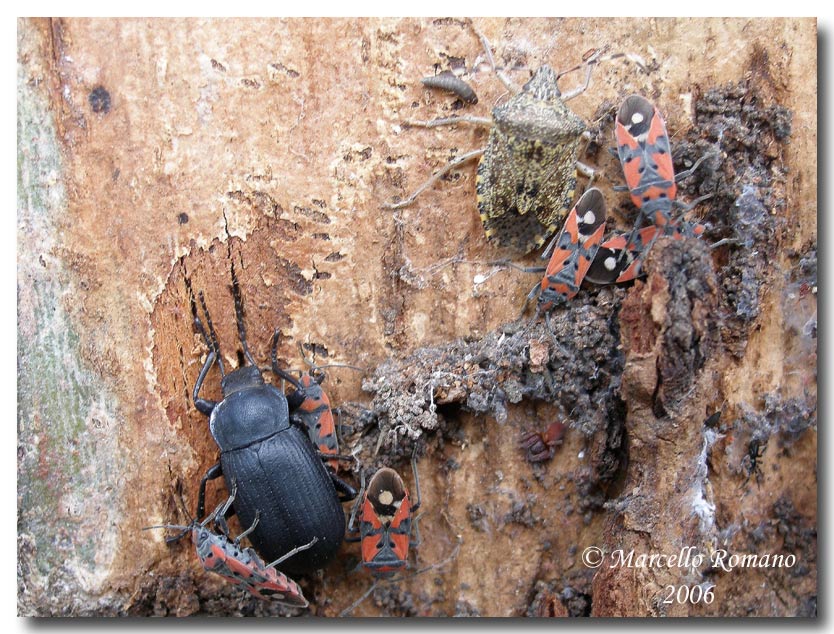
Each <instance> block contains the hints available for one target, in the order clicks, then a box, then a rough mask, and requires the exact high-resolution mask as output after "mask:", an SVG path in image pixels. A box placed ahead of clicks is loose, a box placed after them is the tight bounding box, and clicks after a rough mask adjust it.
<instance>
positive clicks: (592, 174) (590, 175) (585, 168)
mask: <svg viewBox="0 0 834 634" xmlns="http://www.w3.org/2000/svg"><path fill="white" fill-rule="evenodd" d="M576 171H577V172H579V173H580V174H582V176H585V177H586V178H587V179H588V187H590V186H591V185H592V184H593V182H594V179H595V178H596V176H597V171H596V170H595V169H594V168H593V167H591V166H590V165H585V163H583V162H582V161H576Z"/></svg>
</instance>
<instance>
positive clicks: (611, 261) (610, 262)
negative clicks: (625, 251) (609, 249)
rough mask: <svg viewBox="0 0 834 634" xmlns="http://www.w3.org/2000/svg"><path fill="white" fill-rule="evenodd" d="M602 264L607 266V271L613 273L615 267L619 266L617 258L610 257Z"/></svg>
mask: <svg viewBox="0 0 834 634" xmlns="http://www.w3.org/2000/svg"><path fill="white" fill-rule="evenodd" d="M602 264H603V266H605V270H606V271H613V270H614V267H615V266H617V258H615V257H613V256H609V257H607V258H605V261H604V262H603V263H602Z"/></svg>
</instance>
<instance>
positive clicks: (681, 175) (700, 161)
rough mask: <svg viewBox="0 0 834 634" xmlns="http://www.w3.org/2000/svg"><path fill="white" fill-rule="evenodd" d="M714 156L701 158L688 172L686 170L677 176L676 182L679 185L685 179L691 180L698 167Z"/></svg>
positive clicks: (705, 155)
mask: <svg viewBox="0 0 834 634" xmlns="http://www.w3.org/2000/svg"><path fill="white" fill-rule="evenodd" d="M710 156H712V154H704V155H703V156H702V157H701V158H699V159H698V160H697V161H695V162H694V163H693V164H692V167H690V168H689V169H688V170H684V171H683V172H681V173H680V174H675V182H676V183H679V182H680V181H682V180H684V179H685V178H689V177H690V176H692V174H693V173H694V172H695V170H696V169H698V166H699V165H700V164H701V163H702V162H703V161H704V160H705V159H706V158H707V157H710Z"/></svg>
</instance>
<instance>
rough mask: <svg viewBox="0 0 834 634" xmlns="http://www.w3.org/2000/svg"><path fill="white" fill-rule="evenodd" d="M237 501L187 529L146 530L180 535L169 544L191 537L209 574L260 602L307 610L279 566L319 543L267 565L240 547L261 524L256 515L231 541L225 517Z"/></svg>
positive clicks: (195, 520) (312, 542) (302, 598)
mask: <svg viewBox="0 0 834 634" xmlns="http://www.w3.org/2000/svg"><path fill="white" fill-rule="evenodd" d="M234 497H235V493H234V490H233V491H232V494H231V495H230V496H229V498H228V499H227V500H226V501H225V502H222V503H221V504H220V505H219V506H218V507H217V508H216V509H214V511H213V512H212V513H211V514H209V516H208V517H206V519H205V520H203V521H202V522H200V521H199V520H198V519H196V518H195V519H192V520H191V521H190V523H189V524H188V525H187V526H178V525H176V524H161V525H158V526H148V527H147V528H146V529H143V530H148V529H152V528H169V529H178V530H180V531H181V533H180V534H179V535H177V536H175V537H171V538H168V539H167V540H166V541H168V542H173V541H177V540H179V539H181V538H182V537H184V536H185V535H187V534H188V533H190V534H191V541H192V543H193V544H194V548H195V550H196V552H197V558H198V559H199V560H200V563H201V564H202V566H203V568H204V569H205V570H207V571H208V572H213V573H215V574H217V575H220V576H221V577H223V579H225V580H226V581H228V582H230V583H233V584H235V585H238V586H241V587H242V588H243V589H244V590H246V591H247V592H249V594H251V595H252V596H254V597H257V598H258V599H262V600H264V601H271V602H273V603H279V604H281V605H285V606H288V607H293V608H306V607H307V606H308V602H307V599H305V598H304V594H303V593H302V591H301V588H300V587H299V586H298V584H297V583H296V582H295V581H293V580H292V579H290V578H289V577H287V576H286V575H285V574H283V573H281V572H278V570H276V566H277V565H278V564H280V563H281V562H283V561H285V560H287V559H289V558H290V557H293V556H294V555H296V554H297V553H299V552H302V551H304V550H307V549H308V548H310V547H312V546H313V544H315V543H316V541H318V539H317V538H315V537H314V538H313V539H312V540H311V541H310V542H308V543H306V544H303V545H301V546H298V547H296V548H293V549H292V550H290V551H289V552H287V553H285V554H284V555H282V556H281V557H279V558H278V559H277V560H275V561H273V562H272V563H271V564H265V563H264V561H263V559H261V558H260V557H259V556H258V554H257V553H256V552H255V551H254V550H252V549H251V548H244V547H242V546H241V545H240V542H241V540H242V539H243V538H244V537H246V536H247V535H249V533H251V532H252V531H253V530H254V529H255V527H256V526H257V524H258V521H259V516H258V514H257V513H256V515H255V521H254V522H253V524H252V526H250V527H249V529H248V530H245V531H244V532H242V533H241V534H240V535H238V536H237V537H236V538H235V539H233V540H232V539H230V538H229V531H228V527H227V526H226V523H225V521H224V519H223V516H224V514H225V513H226V512H227V511H228V510H229V507H230V506H231V504H232V501H233V500H234ZM210 524H214V526H215V528H216V529H218V532H214V531H212V530H211V528H209V525H210Z"/></svg>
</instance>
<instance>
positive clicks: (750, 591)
mask: <svg viewBox="0 0 834 634" xmlns="http://www.w3.org/2000/svg"><path fill="white" fill-rule="evenodd" d="M474 22H475V24H476V25H477V27H478V29H479V30H480V31H482V32H483V33H484V35H485V36H486V37H487V38H488V39H489V41H490V42H491V44H492V46H493V49H494V53H495V57H496V60H497V63H498V65H499V66H501V67H503V68H504V69H505V71H506V72H507V73H508V74H510V75H511V76H512V78H513V79H514V81H515V82H516V83H518V84H519V85H520V84H523V83H524V81H526V79H527V78H528V77H529V71H531V70H534V69H536V68H538V67H539V66H541V65H543V64H550V65H551V66H552V67H553V68H554V69H555V70H556V71H557V72H559V71H564V70H567V69H569V68H571V67H573V66H575V65H576V64H578V63H580V62H581V61H582V57H583V53H585V52H586V51H589V50H591V49H597V48H606V49H607V52H609V53H626V56H625V57H620V58H617V59H613V60H607V61H601V62H600V63H599V64H597V65H595V67H594V69H593V76H592V82H591V85H590V87H589V88H588V89H587V90H586V91H585V92H584V93H583V94H581V95H580V96H578V97H576V98H575V99H573V100H571V101H570V102H569V105H570V108H571V109H572V110H573V111H574V112H576V113H577V114H579V115H580V116H581V117H582V118H583V120H584V121H586V122H587V124H588V125H589V128H590V130H591V133H592V135H591V143H590V144H589V146H588V148H587V150H583V153H582V156H581V157H580V158H581V159H582V160H583V161H584V162H586V163H590V164H592V165H593V166H594V168H595V169H596V170H597V172H598V177H597V179H596V181H595V185H596V186H598V187H600V188H601V189H602V190H603V192H604V194H605V196H606V199H607V201H608V206H609V209H611V210H612V212H611V215H612V216H613V218H612V219H610V220H609V228H610V229H613V228H615V227H616V228H618V229H620V230H625V229H626V228H630V227H631V223H632V222H633V220H632V219H633V216H631V215H629V214H630V213H631V212H630V211H629V210H630V209H631V208H630V207H629V204H628V203H627V202H626V196H625V195H623V194H620V193H617V192H615V191H614V190H613V189H612V188H613V186H614V185H618V184H621V183H622V171H621V168H620V166H619V164H618V163H617V162H616V160H615V159H614V158H612V157H610V156H609V155H608V153H607V152H606V151H605V149H606V148H607V146H609V145H612V144H613V134H612V129H613V119H612V117H613V114H614V113H615V112H616V107H617V106H618V105H619V103H620V102H621V100H622V99H623V98H624V97H625V96H626V95H628V94H630V93H633V92H636V93H640V94H643V95H645V96H646V97H647V98H649V99H650V100H652V101H653V102H654V103H655V104H657V106H658V108H659V109H660V111H661V112H662V113H663V115H664V117H665V119H666V124H667V127H668V130H669V133H670V136H671V139H672V146H673V154H674V155H675V158H676V165H678V164H679V163H680V162H690V161H694V160H695V159H697V158H698V157H699V156H702V155H708V156H709V159H708V160H706V161H705V162H704V165H703V167H702V168H701V169H700V170H699V171H698V172H697V173H696V174H695V176H694V177H693V178H692V179H691V180H689V181H685V182H684V183H682V185H681V189H680V193H679V198H681V199H682V200H684V201H687V200H692V199H694V198H696V197H697V196H699V195H702V194H706V193H710V194H712V195H713V198H712V199H711V200H709V201H707V202H705V203H702V204H701V205H700V206H699V207H696V210H695V213H696V215H698V217H699V218H704V219H705V220H706V221H708V222H709V223H710V224H711V227H710V230H709V232H708V234H707V238H705V239H704V240H702V241H697V240H689V241H684V242H682V243H678V242H669V241H660V242H658V244H657V245H656V248H654V249H653V251H652V253H651V256H650V259H649V262H648V263H647V265H646V269H647V271H648V276H647V277H646V279H645V280H644V281H638V282H636V283H634V284H633V285H631V286H630V287H628V288H626V287H611V288H600V287H591V286H586V287H585V288H584V289H583V290H582V291H581V292H580V294H579V295H578V296H577V297H576V298H575V301H574V302H572V304H571V305H570V306H569V307H568V308H566V309H558V310H556V311H554V313H553V314H552V315H551V318H552V324H551V326H550V327H548V326H547V325H546V324H545V323H544V322H543V321H542V320H539V323H537V324H535V325H532V326H530V328H529V329H527V328H526V325H527V322H526V321H524V322H516V321H515V320H516V318H517V316H518V312H519V309H520V307H521V305H522V303H523V301H524V297H525V295H526V294H527V292H528V291H529V288H530V286H531V285H532V284H534V283H535V282H536V276H534V275H531V274H529V273H524V272H522V271H520V270H516V269H512V268H506V267H499V266H496V265H495V264H494V262H495V261H496V260H499V259H501V258H505V257H508V258H511V259H512V260H513V261H514V262H515V263H516V264H518V265H519V266H520V267H524V266H537V265H538V264H539V261H538V260H537V256H536V255H535V254H531V255H529V256H526V257H518V256H517V255H514V254H511V253H507V252H504V251H502V250H500V249H497V248H495V247H494V246H492V244H491V243H490V242H488V241H487V239H486V238H485V236H484V232H483V229H482V226H481V222H480V219H479V217H478V213H477V205H476V200H475V191H474V180H475V170H476V167H475V164H474V163H472V164H465V165H462V166H461V167H460V168H458V169H455V170H454V171H453V172H452V173H451V174H450V175H449V176H448V177H446V178H445V179H443V180H442V181H441V182H439V183H437V184H436V185H435V186H434V187H432V188H430V189H429V190H428V191H426V192H425V193H423V194H422V195H421V196H420V197H419V198H418V199H417V201H416V202H415V203H414V204H413V205H412V206H410V207H407V208H405V209H403V210H399V211H389V210H385V209H382V205H383V203H386V202H391V201H393V200H395V199H397V198H404V197H405V196H407V195H408V194H409V193H411V192H412V191H413V190H414V189H416V188H417V187H418V186H419V185H420V184H421V183H422V182H423V181H424V180H425V179H426V178H428V177H429V176H430V174H431V173H433V172H434V171H436V170H437V169H439V168H441V167H442V166H443V165H445V164H446V163H447V162H448V161H449V160H450V159H453V158H454V157H455V156H460V155H462V154H464V153H466V152H469V151H471V150H474V149H477V148H479V147H483V146H484V144H485V143H486V140H487V134H486V131H485V130H484V129H482V128H481V127H479V126H473V125H465V124H461V125H457V126H452V127H440V128H433V129H428V130H427V129H423V128H416V127H407V126H405V125H404V122H406V121H408V120H428V119H433V118H436V117H445V116H452V115H461V114H464V115H469V116H480V117H488V116H489V113H490V109H491V108H492V107H493V106H494V105H495V104H496V103H499V102H501V101H503V100H504V99H505V98H506V96H505V88H504V86H503V85H502V84H501V82H500V81H498V79H497V78H496V76H495V75H494V73H492V72H491V71H490V70H489V67H488V64H486V63H485V58H484V56H483V51H482V47H481V44H480V42H479V41H478V38H477V37H476V36H475V34H474V33H473V31H472V29H471V28H470V26H469V24H468V22H467V21H466V20H456V19H434V20H433V19H419V20H418V19H364V20H342V19H340V20H332V19H316V20H301V19H273V20H229V19H224V20H197V19H184V20H178V19H165V20H150V19H117V20H102V19H21V20H19V21H18V288H17V291H18V295H17V297H18V612H19V614H21V615H44V616H45V615H72V616H79V615H105V614H106V615H151V614H158V615H189V614H230V615H268V614H284V613H285V611H284V610H283V609H282V608H280V607H278V606H272V605H268V604H266V603H264V602H260V601H258V600H257V599H254V598H250V597H248V596H244V593H243V591H242V590H240V589H239V588H236V587H233V586H231V585H229V584H227V583H225V582H224V581H222V580H221V579H220V578H219V577H216V576H212V575H210V574H209V573H206V572H204V571H203V570H202V568H201V567H200V566H199V563H198V562H197V560H196V558H195V556H194V552H193V549H192V546H191V545H190V544H188V543H185V542H186V541H187V540H183V543H181V544H179V545H175V546H168V545H166V544H165V542H164V539H163V538H164V536H165V535H164V534H163V531H142V528H143V527H146V526H149V525H153V524H160V523H182V522H183V521H186V520H185V518H184V515H183V513H182V511H181V509H180V505H179V501H178V500H179V495H180V493H181V494H182V496H183V497H184V499H185V503H186V505H187V507H188V510H189V512H192V513H193V509H194V505H195V499H196V488H197V484H198V481H199V478H200V477H201V476H202V474H203V473H204V472H205V470H206V469H207V468H208V467H209V466H211V465H212V464H213V463H214V462H216V460H217V457H218V450H217V447H216V445H215V443H214V441H213V440H212V438H211V436H210V434H209V431H208V426H207V422H206V417H205V416H203V415H202V414H200V413H199V412H197V411H196V410H195V408H194V406H193V404H192V402H191V390H192V388H193V385H194V383H195V381H196V378H197V374H198V372H199V370H200V367H201V365H202V362H203V360H204V359H205V354H206V352H207V351H206V349H205V346H204V345H203V342H202V339H201V338H200V336H199V334H198V333H196V332H195V331H194V328H193V323H192V321H193V320H192V313H191V308H190V304H189V290H188V285H190V287H191V289H193V290H194V292H197V291H202V292H203V293H204V297H205V302H206V305H207V306H208V308H209V310H210V312H211V315H212V319H213V324H214V326H215V327H216V329H217V335H218V339H219V341H220V345H221V349H222V350H223V353H224V361H225V362H226V364H227V365H228V366H229V367H235V366H236V365H237V362H238V360H237V357H236V356H235V352H234V351H235V349H236V346H237V345H238V343H237V342H238V335H237V331H236V328H235V319H234V307H233V303H232V297H231V294H230V293H229V285H230V263H231V262H234V264H235V267H236V269H237V272H238V276H239V278H240V282H241V288H242V294H243V300H244V308H245V317H246V325H247V329H248V338H249V344H250V348H251V350H252V354H253V356H254V357H255V358H256V359H257V360H258V362H259V364H260V365H262V366H266V365H268V360H269V350H270V340H271V337H272V333H273V330H274V329H275V328H279V329H280V330H281V333H282V339H281V345H280V347H279V357H280V359H281V363H282V365H283V367H289V368H300V367H303V362H302V359H301V357H300V354H299V352H298V347H299V345H300V344H304V345H305V351H306V354H308V355H309V354H311V353H312V352H315V353H316V360H317V362H318V363H320V364H324V363H348V364H352V365H356V366H361V367H362V368H364V369H365V372H364V373H360V372H354V371H351V370H348V369H344V368H336V367H334V368H330V369H328V371H327V380H326V382H325V384H324V386H325V388H326V389H327V391H328V394H329V396H330V399H331V401H332V402H333V403H334V404H337V405H341V406H343V409H344V410H345V411H344V415H343V419H344V420H343V422H344V423H345V424H346V425H347V424H350V425H352V426H353V431H352V432H350V431H349V430H348V431H346V433H345V436H344V438H343V449H344V450H345V451H346V452H354V453H355V454H356V455H357V456H358V458H359V460H360V465H364V466H365V467H368V468H370V467H373V466H378V465H381V464H388V465H391V466H394V467H395V468H396V469H398V471H399V472H400V473H401V474H402V475H403V476H404V477H405V478H406V480H407V481H408V482H409V484H410V486H413V485H412V484H411V476H410V469H409V468H408V462H409V458H410V455H411V451H412V450H413V449H415V448H416V450H417V453H418V456H419V461H418V469H419V473H420V487H421V491H422V495H423V514H422V517H421V519H420V522H419V524H420V534H421V537H422V543H421V545H420V547H419V549H418V559H417V562H416V564H415V566H416V567H417V568H424V567H426V566H431V565H432V564H442V565H439V566H438V567H436V568H434V569H432V570H430V571H428V572H426V573H424V574H420V575H416V576H413V577H409V578H407V579H405V580H403V581H401V582H399V583H398V584H388V585H386V584H380V586H379V587H378V588H377V589H376V591H375V592H374V593H373V597H372V598H369V599H368V600H366V601H364V602H363V603H362V604H360V605H359V606H357V607H356V609H355V610H354V612H353V613H354V614H355V615H358V616H361V615H364V616H378V615H409V616H412V615H440V616H450V615H482V616H523V615H567V614H569V615H571V616H577V615H588V614H592V615H594V616H648V615H664V614H665V615H674V616H702V615H721V616H754V615H755V616H788V615H805V616H808V615H815V614H816V592H817V564H816V517H817V503H816V455H817V446H816V437H817V436H816V222H817V220H816V219H817V215H816V205H817V201H816V186H817V182H816V169H817V167H816V163H815V160H816V95H817V93H816V68H817V64H816V62H817V55H816V41H817V33H816V21H815V20H813V19H755V20H742V19H720V20H707V19H650V20H631V19H617V20H609V19H603V18H593V19H564V20H559V19H548V20H538V19H536V20H533V19H475V20H474ZM336 34H338V35H336ZM435 68H437V69H439V70H444V69H450V68H451V69H456V70H465V74H464V75H463V78H464V79H466V81H467V82H468V83H470V84H471V86H472V87H473V88H474V89H475V91H476V92H477V95H478V97H479V102H478V103H477V104H464V103H462V102H461V101H460V99H458V98H457V97H455V96H454V95H450V94H446V93H443V92H439V91H435V90H429V89H427V88H425V87H423V86H422V85H421V84H420V82H419V80H420V78H422V77H425V76H428V75H433V74H434V73H435ZM581 75H582V73H572V74H567V75H566V76H565V77H564V78H562V79H561V80H560V87H561V88H562V91H563V92H568V91H569V90H570V89H571V88H572V87H573V86H575V85H578V84H579V83H580V82H581V80H582V77H581ZM580 182H581V185H582V186H584V185H585V184H586V183H585V182H584V181H582V180H581V179H580ZM720 237H728V238H733V239H734V240H735V242H734V243H733V244H730V245H725V246H723V247H718V248H716V249H714V250H711V249H709V248H708V244H706V243H707V242H708V241H710V240H711V239H718V238H720ZM526 319H530V314H528V317H527V318H526ZM218 383H219V375H217V374H215V373H214V372H213V373H211V374H210V376H209V379H208V380H207V384H206V385H207V391H208V394H209V396H210V397H214V398H219V385H218ZM718 411H720V412H721V414H720V419H718V420H716V418H715V417H712V418H711V416H712V415H713V414H714V413H715V412H718ZM555 420H560V421H563V422H564V424H565V426H566V431H565V435H564V438H563V440H562V444H561V445H560V446H558V447H557V449H556V453H555V457H554V458H553V459H552V460H551V461H544V462H536V463H531V462H528V460H527V459H526V457H525V449H524V448H521V447H519V440H520V438H521V437H522V436H523V435H524V434H525V433H531V432H544V431H545V430H546V429H547V428H548V426H549V425H550V424H551V423H552V422H554V421H555ZM360 465H357V466H354V467H353V468H350V467H347V468H346V470H345V472H344V474H345V477H347V478H348V479H350V480H352V481H355V482H356V483H358V480H359V478H358V473H359V468H360ZM209 497H210V499H209V506H211V504H216V503H217V502H218V501H219V500H221V499H223V498H224V497H225V491H224V489H223V487H222V485H219V484H218V485H212V486H211V487H210V489H209ZM346 510H349V507H348V506H346ZM589 547H595V548H599V549H600V552H601V553H603V555H604V556H605V557H606V559H605V560H604V561H605V563H604V564H602V565H600V566H599V567H595V566H594V565H591V564H590V563H589V560H587V558H586V557H587V555H586V553H588V552H589V551H588V548H589ZM687 547H693V548H694V549H696V550H697V552H699V553H703V554H704V555H705V556H706V557H707V558H709V557H714V555H715V553H720V552H725V553H726V555H727V557H729V555H731V554H736V555H741V554H754V553H756V554H761V555H763V554H767V553H770V554H773V555H782V556H783V557H784V556H787V555H790V554H792V555H794V556H795V557H796V563H795V564H794V565H793V566H782V567H779V566H774V565H768V566H759V567H755V568H744V569H742V568H740V567H736V568H735V569H732V570H727V569H726V567H721V566H718V567H717V568H716V567H715V566H713V567H710V566H709V565H708V563H706V562H700V565H693V566H689V565H686V566H661V565H644V566H627V565H615V566H609V565H606V564H609V563H610V562H612V561H614V560H612V559H611V557H612V556H613V555H612V554H613V553H616V552H617V551H622V552H623V553H624V554H626V553H628V552H629V551H634V553H635V557H636V556H637V555H639V554H641V553H656V554H660V555H672V554H676V553H679V552H681V550H682V549H685V548H687ZM357 558H358V549H357V548H356V547H355V546H354V545H351V544H345V545H343V547H342V550H341V554H340V557H339V559H338V561H336V562H335V563H334V564H332V565H331V566H329V567H328V568H326V569H325V570H324V571H323V573H322V574H320V575H318V576H313V575H311V576H305V577H301V578H299V579H298V581H299V583H300V584H301V585H302V587H303V589H304V592H305V595H306V596H307V598H308V599H309V600H310V603H311V607H310V609H309V610H308V611H307V612H305V613H308V614H314V615H323V616H335V615H338V614H339V613H340V611H342V610H343V609H344V608H345V607H346V606H348V605H350V604H351V603H352V602H353V601H354V600H355V599H356V598H357V597H359V596H360V595H361V593H362V592H363V591H364V590H365V589H366V588H367V587H368V586H369V585H370V583H371V580H370V578H369V577H368V576H367V574H365V573H363V572H354V570H353V568H354V567H355V565H356V564H357V562H358V559H357ZM695 586H697V587H700V588H701V592H703V591H704V590H705V589H707V588H708V587H711V586H714V589H713V592H714V597H715V598H714V601H712V602H710V603H707V602H705V601H703V600H700V601H692V600H684V601H680V600H677V599H676V600H673V601H672V602H669V603H667V602H665V601H664V600H665V598H666V597H667V595H669V590H668V588H670V587H671V588H673V593H674V592H677V590H678V588H681V587H685V588H687V592H689V591H690V589H691V588H693V587H695ZM687 596H688V597H689V598H694V595H687Z"/></svg>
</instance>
